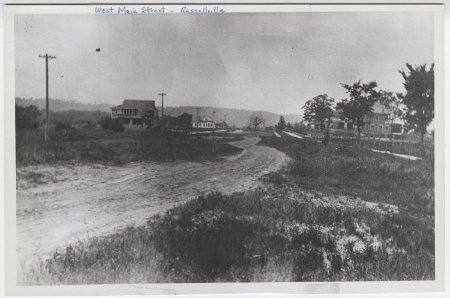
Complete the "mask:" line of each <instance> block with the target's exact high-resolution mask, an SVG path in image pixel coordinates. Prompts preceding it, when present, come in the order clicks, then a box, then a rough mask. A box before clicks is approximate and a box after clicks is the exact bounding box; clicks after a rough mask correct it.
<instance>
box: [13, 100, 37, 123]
mask: <svg viewBox="0 0 450 298" xmlns="http://www.w3.org/2000/svg"><path fill="white" fill-rule="evenodd" d="M40 116H41V112H40V111H39V109H38V107H36V106H34V105H30V106H27V107H23V106H18V105H16V128H36V127H38V126H39V122H40Z"/></svg>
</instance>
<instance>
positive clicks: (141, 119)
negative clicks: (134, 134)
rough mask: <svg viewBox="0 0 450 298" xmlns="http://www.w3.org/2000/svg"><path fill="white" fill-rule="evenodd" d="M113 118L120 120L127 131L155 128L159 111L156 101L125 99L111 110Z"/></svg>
mask: <svg viewBox="0 0 450 298" xmlns="http://www.w3.org/2000/svg"><path fill="white" fill-rule="evenodd" d="M111 118H113V119H119V120H120V122H121V123H122V125H123V126H124V127H125V129H139V128H147V127H154V126H155V125H156V122H157V118H158V110H157V109H156V106H155V101H154V100H137V99H125V100H124V101H123V103H122V104H121V105H118V106H115V107H112V108H111Z"/></svg>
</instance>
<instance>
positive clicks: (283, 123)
mask: <svg viewBox="0 0 450 298" xmlns="http://www.w3.org/2000/svg"><path fill="white" fill-rule="evenodd" d="M277 128H278V129H285V128H286V120H284V116H280V120H279V121H278V124H277Z"/></svg>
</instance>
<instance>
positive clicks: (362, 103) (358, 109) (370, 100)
mask: <svg viewBox="0 0 450 298" xmlns="http://www.w3.org/2000/svg"><path fill="white" fill-rule="evenodd" d="M341 86H342V87H344V88H345V89H346V90H347V91H346V93H348V95H349V98H346V99H343V100H341V102H339V103H337V105H336V108H337V109H341V110H342V114H341V119H342V120H345V119H347V120H350V121H352V122H353V124H354V125H355V126H356V127H357V129H358V140H359V139H360V138H361V130H362V128H363V127H364V124H365V123H364V116H365V115H368V114H370V113H372V108H373V105H374V104H375V102H377V101H378V100H379V99H380V98H381V93H380V92H379V91H377V90H375V88H376V87H377V83H376V82H375V81H372V82H369V83H367V84H364V83H361V81H358V82H356V83H353V85H347V84H341Z"/></svg>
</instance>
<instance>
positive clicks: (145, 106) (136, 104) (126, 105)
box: [111, 99, 156, 111]
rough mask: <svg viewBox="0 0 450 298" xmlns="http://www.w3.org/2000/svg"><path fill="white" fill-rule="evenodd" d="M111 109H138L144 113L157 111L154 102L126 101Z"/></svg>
mask: <svg viewBox="0 0 450 298" xmlns="http://www.w3.org/2000/svg"><path fill="white" fill-rule="evenodd" d="M111 109H137V110H142V111H149V110H156V106H155V101H154V100H139V99H124V101H123V103H122V104H121V105H118V106H115V107H112V108H111Z"/></svg>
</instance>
